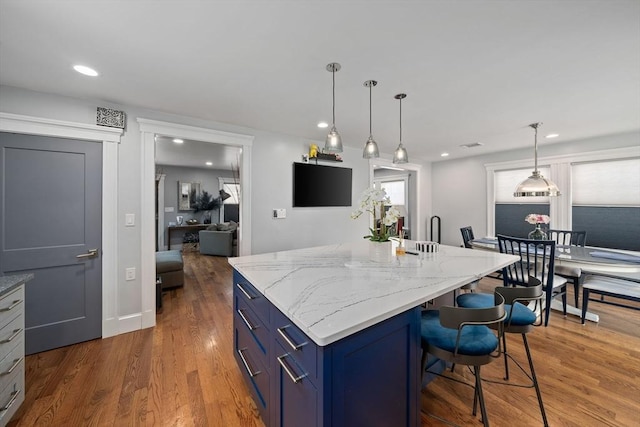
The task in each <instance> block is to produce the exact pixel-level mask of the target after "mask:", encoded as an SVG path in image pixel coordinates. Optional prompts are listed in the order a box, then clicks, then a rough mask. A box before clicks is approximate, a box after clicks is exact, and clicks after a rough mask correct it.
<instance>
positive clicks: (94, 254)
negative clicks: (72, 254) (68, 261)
mask: <svg viewBox="0 0 640 427" xmlns="http://www.w3.org/2000/svg"><path fill="white" fill-rule="evenodd" d="M97 256H98V250H97V249H89V250H88V251H87V253H86V254H80V255H76V258H94V257H97Z"/></svg>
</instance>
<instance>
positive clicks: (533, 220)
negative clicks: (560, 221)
mask: <svg viewBox="0 0 640 427" xmlns="http://www.w3.org/2000/svg"><path fill="white" fill-rule="evenodd" d="M524 220H525V221H527V222H528V223H529V224H549V222H550V221H551V218H549V215H542V214H533V213H532V214H529V215H527V216H526V217H525V218H524Z"/></svg>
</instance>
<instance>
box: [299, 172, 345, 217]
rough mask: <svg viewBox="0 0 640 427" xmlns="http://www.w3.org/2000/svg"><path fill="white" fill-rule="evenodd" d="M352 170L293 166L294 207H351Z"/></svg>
mask: <svg viewBox="0 0 640 427" xmlns="http://www.w3.org/2000/svg"><path fill="white" fill-rule="evenodd" d="M351 175H352V171H351V169H350V168H339V167H335V166H325V165H315V164H313V163H294V164H293V207H294V208H295V207H318V206H351V178H352V177H351Z"/></svg>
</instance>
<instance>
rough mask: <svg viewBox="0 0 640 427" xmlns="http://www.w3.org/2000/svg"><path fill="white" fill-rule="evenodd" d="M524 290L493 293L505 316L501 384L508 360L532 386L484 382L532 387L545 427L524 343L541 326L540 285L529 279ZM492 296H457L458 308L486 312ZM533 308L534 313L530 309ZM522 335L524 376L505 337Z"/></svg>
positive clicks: (507, 376)
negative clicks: (526, 366)
mask: <svg viewBox="0 0 640 427" xmlns="http://www.w3.org/2000/svg"><path fill="white" fill-rule="evenodd" d="M527 285H528V286H527V287H522V286H515V287H497V288H496V289H495V292H496V293H498V294H500V295H502V297H503V298H504V304H505V306H504V308H505V312H506V318H505V319H504V325H503V332H504V333H503V335H502V351H503V356H504V372H505V374H504V380H505V381H509V359H511V360H512V361H513V363H515V365H516V366H517V367H518V368H519V369H520V371H522V372H523V373H524V374H525V375H526V376H527V377H528V378H529V380H530V381H531V384H528V385H520V384H514V383H509V382H500V381H493V380H487V379H485V381H487V382H492V383H500V384H506V385H513V386H517V387H533V388H535V390H536V396H537V398H538V405H539V406H540V413H541V415H542V421H543V423H544V425H545V426H548V425H549V423H548V421H547V414H546V412H545V410H544V404H543V403H542V394H541V393H540V385H539V383H538V378H537V376H536V371H535V368H534V366H533V358H532V357H531V349H530V348H529V342H528V340H527V334H528V333H529V332H531V331H532V330H533V328H534V327H536V326H540V325H541V324H542V316H538V315H537V314H536V310H535V308H536V306H537V305H538V304H542V299H543V292H542V283H541V282H540V280H538V279H536V278H535V277H531V276H530V277H528V279H527ZM494 301H495V296H494V295H493V294H487V293H475V294H465V295H460V296H459V297H458V299H457V303H458V306H459V307H465V308H486V307H491V306H492V305H493V304H494ZM532 304H533V305H534V307H533V310H532V307H531V305H532ZM508 333H513V334H521V335H522V342H523V344H524V349H525V352H526V354H527V361H528V362H529V371H528V372H527V371H526V370H525V369H524V368H523V367H522V366H521V365H520V363H518V361H517V360H516V359H515V358H514V357H513V356H512V355H511V354H509V352H508V350H507V339H506V334H508Z"/></svg>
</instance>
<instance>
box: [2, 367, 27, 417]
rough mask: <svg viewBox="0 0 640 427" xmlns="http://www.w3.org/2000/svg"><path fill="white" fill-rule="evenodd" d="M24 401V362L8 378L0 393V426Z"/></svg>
mask: <svg viewBox="0 0 640 427" xmlns="http://www.w3.org/2000/svg"><path fill="white" fill-rule="evenodd" d="M23 401H24V360H23V361H22V362H20V364H19V365H18V367H17V368H16V369H15V370H14V372H13V375H10V376H9V381H8V384H7V386H6V387H5V388H4V389H3V390H2V391H1V392H0V425H5V424H6V423H7V422H9V420H10V419H11V417H12V416H13V414H15V413H16V411H17V410H18V408H19V407H20V405H21V404H22V402H23Z"/></svg>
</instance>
